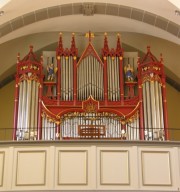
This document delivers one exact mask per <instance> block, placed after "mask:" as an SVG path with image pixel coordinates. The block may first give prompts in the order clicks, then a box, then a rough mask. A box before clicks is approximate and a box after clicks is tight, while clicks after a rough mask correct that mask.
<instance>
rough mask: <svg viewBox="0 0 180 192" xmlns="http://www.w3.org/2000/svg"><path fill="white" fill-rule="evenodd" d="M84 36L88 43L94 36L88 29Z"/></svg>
mask: <svg viewBox="0 0 180 192" xmlns="http://www.w3.org/2000/svg"><path fill="white" fill-rule="evenodd" d="M85 37H87V38H89V43H91V40H92V38H93V37H94V34H93V33H91V31H89V33H86V35H85Z"/></svg>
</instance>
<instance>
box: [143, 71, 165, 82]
mask: <svg viewBox="0 0 180 192" xmlns="http://www.w3.org/2000/svg"><path fill="white" fill-rule="evenodd" d="M146 81H150V82H154V81H158V82H159V83H160V84H162V82H161V78H160V77H159V75H157V74H155V75H154V74H153V73H151V74H150V75H149V74H148V75H145V76H144V77H143V80H142V82H143V83H145V82H146Z"/></svg>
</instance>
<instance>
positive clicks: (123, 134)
mask: <svg viewBox="0 0 180 192" xmlns="http://www.w3.org/2000/svg"><path fill="white" fill-rule="evenodd" d="M86 37H87V38H88V43H87V46H86V48H85V50H84V51H83V53H82V54H81V55H79V54H78V48H77V47H76V42H75V34H74V33H73V34H72V38H71V46H70V48H64V45H63V36H62V34H61V33H60V36H59V41H58V46H57V48H56V51H55V52H54V53H52V54H51V53H48V54H49V55H48V56H47V57H46V58H44V57H43V58H44V59H43V60H42V58H41V59H40V60H38V59H37V58H36V56H35V54H34V53H33V47H32V46H30V51H29V53H28V55H27V56H25V57H24V58H23V59H22V60H21V59H20V55H19V54H18V60H17V74H16V87H15V108H14V132H13V139H14V140H67V139H68V140H72V139H119V140H167V139H169V135H168V119H167V102H166V88H165V74H164V67H163V59H162V56H161V58H160V61H158V60H157V59H156V58H155V56H154V55H153V54H152V53H151V51H150V48H149V47H148V50H147V54H146V55H145V57H144V58H142V59H140V58H137V62H135V60H134V59H132V58H130V57H127V56H126V55H127V54H126V53H125V52H124V51H123V48H122V46H121V41H120V35H117V41H116V47H115V48H109V44H108V36H107V34H106V33H105V34H104V45H102V50H101V54H98V53H97V51H96V49H95V47H94V46H93V43H92V38H93V37H94V34H93V33H91V32H89V33H87V34H86ZM86 41H87V40H86ZM136 64H137V65H136Z"/></svg>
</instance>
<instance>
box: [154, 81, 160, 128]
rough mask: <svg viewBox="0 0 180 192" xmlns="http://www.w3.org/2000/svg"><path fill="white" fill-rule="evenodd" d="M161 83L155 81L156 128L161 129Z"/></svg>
mask: <svg viewBox="0 0 180 192" xmlns="http://www.w3.org/2000/svg"><path fill="white" fill-rule="evenodd" d="M158 84H159V82H157V81H155V82H154V86H155V101H156V105H155V107H156V128H158V129H159V128H160V107H159V90H158Z"/></svg>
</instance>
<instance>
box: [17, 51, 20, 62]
mask: <svg viewBox="0 0 180 192" xmlns="http://www.w3.org/2000/svg"><path fill="white" fill-rule="evenodd" d="M19 61H20V53H18V54H17V63H19Z"/></svg>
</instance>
